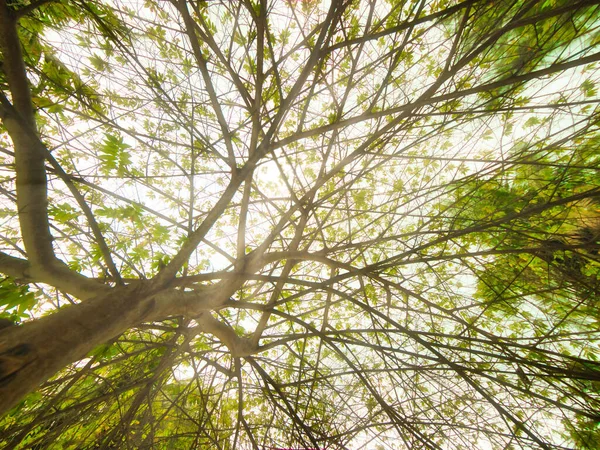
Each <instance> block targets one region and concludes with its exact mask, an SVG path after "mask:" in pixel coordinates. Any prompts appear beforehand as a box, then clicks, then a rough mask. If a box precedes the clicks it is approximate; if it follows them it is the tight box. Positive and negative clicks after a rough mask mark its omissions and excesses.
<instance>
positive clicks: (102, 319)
mask: <svg viewBox="0 0 600 450" xmlns="http://www.w3.org/2000/svg"><path fill="white" fill-rule="evenodd" d="M154 307H155V301H154V299H153V295H152V294H151V293H150V292H149V290H147V289H144V288H143V287H141V286H137V287H131V286H124V287H119V288H115V289H114V290H112V291H111V292H110V293H108V294H103V295H100V296H97V297H95V298H92V299H90V300H86V301H85V302H83V303H81V304H78V305H75V306H69V307H66V308H64V309H61V310H59V311H57V312H56V313H54V314H52V315H50V316H47V317H44V318H41V319H39V320H35V321H32V322H29V323H26V324H25V325H22V326H10V327H7V328H4V329H3V330H1V331H0V414H3V413H5V412H6V411H8V410H9V409H10V408H11V407H13V406H14V405H15V404H16V403H17V402H18V401H19V400H20V399H21V398H22V397H23V396H25V395H26V394H27V393H29V392H31V391H33V390H34V389H36V388H37V387H38V386H39V385H40V384H41V383H43V382H44V381H46V380H47V379H48V378H50V377H51V376H52V375H54V374H55V373H56V372H57V371H59V370H60V369H62V368H64V367H66V366H67V365H68V364H70V363H73V362H75V361H78V360H80V359H82V358H84V357H85V356H86V354H88V353H89V352H90V351H91V350H92V349H93V348H94V347H96V346H98V345H100V344H102V343H105V342H107V341H109V340H110V339H112V338H114V337H115V336H118V335H119V334H121V333H123V332H124V331H125V330H127V329H129V328H131V327H133V326H134V325H136V324H139V323H140V322H142V321H143V320H144V318H145V317H147V316H148V315H149V314H151V313H152V312H153V309H154Z"/></svg>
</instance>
